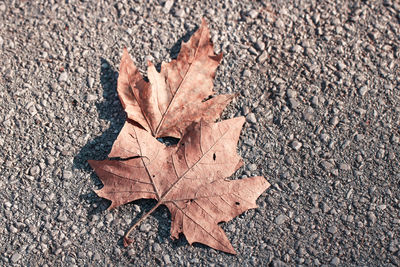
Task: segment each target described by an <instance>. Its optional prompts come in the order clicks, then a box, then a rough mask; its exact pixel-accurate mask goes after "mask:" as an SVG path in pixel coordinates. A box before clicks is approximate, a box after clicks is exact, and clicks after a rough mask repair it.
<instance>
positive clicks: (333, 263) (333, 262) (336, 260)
mask: <svg viewBox="0 0 400 267" xmlns="http://www.w3.org/2000/svg"><path fill="white" fill-rule="evenodd" d="M331 264H332V265H334V266H337V265H339V264H340V259H339V258H338V257H334V258H333V259H332V260H331Z"/></svg>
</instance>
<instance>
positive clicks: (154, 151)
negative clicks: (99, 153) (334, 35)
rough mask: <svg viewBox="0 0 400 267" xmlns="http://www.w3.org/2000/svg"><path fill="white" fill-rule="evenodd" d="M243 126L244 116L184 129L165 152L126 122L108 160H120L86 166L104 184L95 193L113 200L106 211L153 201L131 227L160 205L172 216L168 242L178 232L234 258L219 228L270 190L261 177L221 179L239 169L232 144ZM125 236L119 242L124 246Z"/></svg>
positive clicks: (228, 243) (194, 125)
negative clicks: (148, 208) (174, 144)
mask: <svg viewBox="0 0 400 267" xmlns="http://www.w3.org/2000/svg"><path fill="white" fill-rule="evenodd" d="M243 123H244V119H243V117H240V118H234V119H230V120H225V121H222V122H219V123H207V122H204V121H203V120H201V121H200V122H198V123H193V124H192V125H191V126H189V128H188V129H187V131H186V134H185V135H184V136H183V137H182V139H181V140H180V142H179V143H178V145H176V146H172V147H171V146H170V147H167V146H165V145H164V144H162V143H160V142H158V141H157V140H156V139H155V138H154V137H153V136H152V135H151V134H150V133H149V132H147V131H145V130H143V129H142V128H139V127H136V126H134V125H133V124H131V123H129V122H126V123H125V125H124V127H123V128H122V130H121V133H120V134H119V136H118V138H117V140H116V141H115V143H114V145H113V148H112V151H111V153H110V155H109V157H120V158H124V159H121V160H109V159H106V160H103V161H94V160H92V161H89V163H90V165H91V166H92V168H93V169H94V170H95V171H96V173H97V175H98V176H99V177H100V179H101V181H102V182H103V184H104V187H103V188H102V189H100V190H98V191H96V193H97V195H99V196H100V197H103V198H106V199H109V200H111V201H112V204H111V206H110V207H109V209H111V208H115V207H118V206H120V205H122V204H125V203H128V202H131V201H134V200H137V199H141V198H148V199H156V200H157V201H158V202H157V205H156V206H155V207H154V208H153V209H151V210H150V211H149V212H148V213H147V214H146V215H144V216H143V217H142V218H141V219H140V220H139V221H138V222H137V223H136V224H135V225H134V227H135V226H136V225H138V224H139V223H140V222H141V221H142V220H143V219H144V218H146V217H147V216H148V215H149V214H151V213H152V212H153V211H154V210H155V209H156V208H157V207H158V206H160V205H165V206H167V207H168V209H169V210H170V212H171V219H172V225H171V237H172V238H174V239H176V238H178V236H179V233H183V234H184V235H185V236H186V239H187V241H188V242H189V244H192V243H193V242H199V243H203V244H206V245H208V246H210V247H212V248H215V249H218V250H222V251H225V252H228V253H232V254H236V252H235V250H234V249H233V247H232V245H231V243H230V242H229V240H228V238H227V237H226V235H225V233H224V231H223V230H222V229H221V228H220V227H219V226H218V223H219V222H227V221H229V220H231V219H232V218H234V217H235V216H237V215H239V214H241V213H243V212H244V211H246V210H248V209H252V208H256V207H257V205H256V199H257V198H258V197H259V196H260V194H261V193H262V192H264V191H265V190H266V189H267V188H268V187H269V183H268V182H267V181H266V180H265V179H264V178H263V177H261V176H257V177H252V178H246V179H240V180H228V179H226V177H229V176H231V175H232V174H233V173H234V172H235V171H236V170H237V169H238V168H240V167H241V166H242V159H241V157H240V156H239V155H238V154H237V152H236V144H237V142H238V139H239V135H240V131H241V128H242V125H243ZM134 227H132V228H131V230H132V229H133V228H134ZM131 230H130V231H131ZM130 231H128V233H127V234H126V235H125V237H124V243H125V244H126V245H127V244H129V243H130V240H129V238H128V236H129V233H130Z"/></svg>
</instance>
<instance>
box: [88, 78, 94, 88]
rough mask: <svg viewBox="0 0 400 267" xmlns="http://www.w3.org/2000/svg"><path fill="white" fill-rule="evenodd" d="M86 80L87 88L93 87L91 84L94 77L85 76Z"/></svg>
mask: <svg viewBox="0 0 400 267" xmlns="http://www.w3.org/2000/svg"><path fill="white" fill-rule="evenodd" d="M87 82H88V86H89V88H93V84H94V79H93V77H88V78H87Z"/></svg>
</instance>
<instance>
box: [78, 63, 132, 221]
mask: <svg viewBox="0 0 400 267" xmlns="http://www.w3.org/2000/svg"><path fill="white" fill-rule="evenodd" d="M100 66H101V69H100V84H101V88H102V89H103V101H101V102H98V103H96V104H95V105H96V109H97V111H98V113H99V120H105V121H108V122H109V125H110V126H109V128H108V129H107V130H106V131H104V132H103V133H102V134H101V135H100V136H97V137H95V138H94V139H92V140H89V141H88V142H87V143H86V144H85V145H84V146H83V147H82V148H81V150H80V151H79V152H78V153H77V154H76V156H75V157H74V159H73V168H74V169H79V170H85V171H88V172H90V171H91V168H90V166H89V164H88V162H87V161H88V160H89V159H94V160H102V159H105V158H107V155H108V153H109V152H110V150H111V147H112V144H113V143H114V140H115V139H116V138H117V136H118V134H119V132H120V130H121V128H122V126H123V125H124V122H125V119H126V115H125V112H124V111H123V109H122V106H121V104H120V101H119V99H118V95H117V79H118V72H117V71H116V70H115V69H114V68H113V67H111V64H110V63H109V62H108V61H107V60H106V59H104V58H101V59H100ZM90 178H91V180H92V181H93V184H94V185H96V186H98V187H100V186H101V185H102V183H101V181H100V179H99V178H98V177H97V175H96V174H95V173H94V172H91V175H90ZM94 187H95V186H94ZM80 199H82V200H84V201H86V202H88V203H89V204H91V205H90V206H91V207H93V210H92V211H90V212H89V215H91V214H94V213H100V212H103V211H104V210H106V209H107V207H108V206H109V204H110V201H108V200H105V199H103V198H99V197H97V195H96V194H95V193H94V192H93V191H92V192H87V193H85V194H82V195H80ZM92 204H93V205H92Z"/></svg>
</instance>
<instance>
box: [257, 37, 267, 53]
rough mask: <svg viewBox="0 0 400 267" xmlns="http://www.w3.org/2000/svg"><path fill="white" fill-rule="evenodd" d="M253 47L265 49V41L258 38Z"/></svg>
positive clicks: (260, 49)
mask: <svg viewBox="0 0 400 267" xmlns="http://www.w3.org/2000/svg"><path fill="white" fill-rule="evenodd" d="M255 47H256V49H257V50H258V51H263V50H264V49H265V43H264V42H263V41H262V40H260V39H258V40H257V42H256V45H255Z"/></svg>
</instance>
